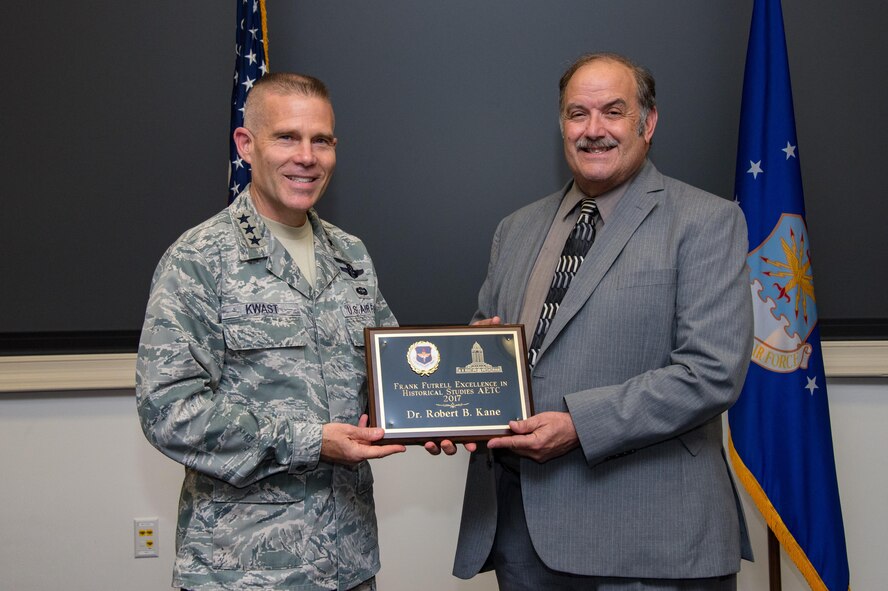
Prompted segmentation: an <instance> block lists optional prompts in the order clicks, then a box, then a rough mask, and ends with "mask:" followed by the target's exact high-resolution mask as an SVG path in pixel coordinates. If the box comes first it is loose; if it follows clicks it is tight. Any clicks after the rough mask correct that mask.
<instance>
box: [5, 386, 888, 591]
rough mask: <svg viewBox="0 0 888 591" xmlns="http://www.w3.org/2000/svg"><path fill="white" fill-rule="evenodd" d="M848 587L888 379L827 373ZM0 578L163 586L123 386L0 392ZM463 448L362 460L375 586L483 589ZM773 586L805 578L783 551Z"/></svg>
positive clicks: (164, 553) (885, 475)
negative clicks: (470, 529) (371, 489)
mask: <svg viewBox="0 0 888 591" xmlns="http://www.w3.org/2000/svg"><path fill="white" fill-rule="evenodd" d="M829 394H830V401H831V412H832V421H833V434H834V440H835V447H836V459H837V463H838V473H839V474H838V475H839V481H840V486H841V493H842V505H843V510H844V517H845V531H846V536H847V540H848V551H849V555H850V563H851V572H852V579H851V582H852V586H853V588H854V589H855V591H869V590H875V589H883V588H884V577H883V576H882V575H881V570H882V569H881V568H880V567H881V566H882V563H883V562H884V560H885V552H884V548H885V535H884V531H885V530H886V528H888V507H886V503H885V502H884V498H885V492H884V491H885V490H886V488H888V459H886V449H888V433H886V430H885V425H886V424H888V380H885V379H867V380H841V381H838V380H831V381H830V383H829ZM0 450H2V453H0V475H2V476H0V478H2V483H3V484H2V485H0V531H2V532H3V535H0V589H16V590H28V591H30V590H37V591H39V590H56V589H63V588H64V589H67V590H70V591H98V590H104V589H107V590H112V589H113V590H119V589H127V590H129V591H149V590H162V589H166V588H168V587H169V582H170V572H171V568H172V562H173V530H174V527H175V513H176V503H177V498H178V490H179V484H180V481H181V478H182V469H181V468H180V467H179V466H178V465H177V464H175V463H174V462H172V461H170V460H167V459H166V458H165V457H163V456H162V455H160V454H159V453H158V452H157V451H155V450H154V449H153V448H151V447H150V446H149V445H148V443H147V442H146V441H145V440H144V438H143V436H142V433H141V431H140V429H139V426H138V423H137V420H136V415H135V404H134V399H133V395H132V392H131V391H115V392H109V393H96V392H91V393H88V392H81V393H62V394H52V395H49V394H47V395H40V394H21V395H10V394H0ZM466 457H467V456H466V455H465V452H460V454H459V455H458V456H456V457H452V458H443V457H439V458H432V457H429V456H427V455H426V454H425V452H424V451H422V450H421V449H418V448H412V449H410V450H409V451H408V452H407V453H406V454H403V455H400V456H397V457H393V458H387V459H384V460H381V461H379V462H377V463H376V464H374V470H375V474H376V499H377V506H378V514H379V521H380V532H381V533H380V535H381V549H382V560H383V569H382V572H381V573H380V575H379V583H380V589H381V590H382V591H416V590H423V591H482V590H490V591H493V590H495V589H496V581H495V579H494V577H493V576H492V575H490V574H485V575H482V576H480V577H476V578H475V579H473V580H472V581H469V582H465V581H460V580H458V579H455V578H453V577H452V576H451V575H450V566H451V561H452V558H453V548H454V545H455V543H456V531H457V525H458V519H459V511H460V507H461V504H462V492H463V475H464V470H465V463H466ZM151 516H157V517H159V518H160V557H159V558H143V559H134V558H133V557H132V556H133V540H132V520H133V518H134V517H151ZM747 517H748V519H749V522H750V527H751V528H752V535H753V537H754V541H755V545H756V554H757V556H758V557H759V560H758V561H757V562H756V563H752V564H750V563H744V565H743V570H742V571H741V573H740V585H739V586H740V589H741V591H760V590H762V589H767V560H766V556H767V550H766V536H765V530H764V524H763V522H762V520H761V518H760V517H759V516H758V514H757V513H756V511H755V510H754V509H753V508H751V506H747ZM783 589H784V590H785V591H802V590H804V589H806V586H805V584H804V581H803V579H802V578H801V576H800V575H799V574H798V572H797V571H796V570H795V568H794V567H793V566H792V565H791V564H790V563H789V562H788V561H787V560H786V558H785V557H784V559H783Z"/></svg>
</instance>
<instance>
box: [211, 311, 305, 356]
mask: <svg viewBox="0 0 888 591" xmlns="http://www.w3.org/2000/svg"><path fill="white" fill-rule="evenodd" d="M222 332H223V333H224V335H225V346H226V347H227V348H229V349H232V350H235V351H251V350H255V349H282V348H288V347H304V346H305V341H306V338H305V328H304V327H303V325H302V318H301V317H300V316H241V317H238V318H229V319H223V320H222Z"/></svg>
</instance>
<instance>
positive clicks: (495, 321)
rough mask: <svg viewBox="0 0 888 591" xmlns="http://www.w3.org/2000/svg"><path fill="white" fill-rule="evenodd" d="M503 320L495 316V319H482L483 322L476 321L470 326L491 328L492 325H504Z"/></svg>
mask: <svg viewBox="0 0 888 591" xmlns="http://www.w3.org/2000/svg"><path fill="white" fill-rule="evenodd" d="M502 323H503V320H502V318H500V317H499V316H494V317H493V318H482V319H481V320H476V321H475V322H473V323H472V324H470V325H469V326H490V325H491V324H502Z"/></svg>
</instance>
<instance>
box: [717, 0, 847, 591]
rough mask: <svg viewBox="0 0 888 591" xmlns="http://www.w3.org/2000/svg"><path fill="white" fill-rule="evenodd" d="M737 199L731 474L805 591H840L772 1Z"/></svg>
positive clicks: (840, 561)
mask: <svg viewBox="0 0 888 591" xmlns="http://www.w3.org/2000/svg"><path fill="white" fill-rule="evenodd" d="M736 195H737V199H738V200H739V203H740V207H741V208H742V209H743V212H744V213H745V214H746V221H747V225H748V226H749V248H750V252H749V256H748V258H747V261H748V263H749V269H750V288H751V292H752V302H753V308H754V311H755V344H754V347H753V352H752V362H751V363H750V367H749V373H748V375H747V378H746V384H745V385H744V387H743V392H742V394H741V395H740V399H739V401H738V402H737V404H735V405H734V407H733V408H732V409H731V410H730V412H729V413H728V422H729V425H730V442H729V446H730V454H731V461H732V463H733V465H734V470H735V471H736V472H737V475H738V477H739V479H740V481H741V482H742V483H743V485H744V487H745V488H746V490H747V491H748V492H749V494H750V496H751V497H752V499H753V500H754V501H755V504H756V505H757V506H758V509H759V510H760V511H761V512H762V514H763V515H764V517H765V521H766V522H767V523H768V526H769V527H770V528H771V530H772V531H773V532H774V533H775V535H776V536H777V539H778V540H780V544H781V546H782V547H783V549H784V550H785V551H786V553H787V554H788V555H789V556H790V557H791V559H792V560H793V562H795V564H796V566H798V568H799V570H800V571H801V573H802V575H803V576H804V577H805V579H806V580H807V581H808V584H809V585H810V586H811V588H812V589H817V590H829V591H847V590H848V589H849V572H848V557H847V552H846V549H845V533H844V528H843V525H842V510H841V506H840V504H839V490H838V484H837V482H836V469H835V459H834V456H833V446H832V435H831V431H830V422H829V406H828V403H827V397H826V378H825V375H824V371H823V356H822V354H821V348H820V331H819V328H818V324H817V305H816V299H815V297H814V281H813V273H812V268H811V260H810V256H809V250H808V230H807V226H806V223H805V205H804V199H803V195H802V181H801V169H800V168H799V149H798V143H797V141H796V133H795V118H794V114H793V107H792V90H791V86H790V80H789V64H788V60H787V54H786V41H785V38H784V33H783V15H782V11H781V7H780V2H779V0H756V1H755V7H754V8H753V15H752V27H751V30H750V34H749V47H748V50H747V56H746V73H745V78H744V83H743V105H742V111H741V118H740V141H739V147H738V150H737V176H736Z"/></svg>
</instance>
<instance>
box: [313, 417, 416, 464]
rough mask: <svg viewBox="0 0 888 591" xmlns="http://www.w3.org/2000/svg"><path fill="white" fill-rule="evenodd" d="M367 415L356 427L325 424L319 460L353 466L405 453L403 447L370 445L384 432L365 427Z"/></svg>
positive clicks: (343, 424) (375, 428) (346, 424)
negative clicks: (365, 461)
mask: <svg viewBox="0 0 888 591" xmlns="http://www.w3.org/2000/svg"><path fill="white" fill-rule="evenodd" d="M367 422H368V418H367V415H361V418H360V419H359V420H358V426H357V427H355V426H354V425H349V424H348V423H327V424H326V425H324V428H323V435H322V439H321V459H322V460H324V461H325V462H335V463H337V464H348V465H355V464H357V463H359V462H361V461H363V460H371V459H374V458H384V457H385V456H389V455H391V454H397V453H401V452H404V451H407V448H406V447H404V446H403V445H372V443H373V442H374V441H379V440H380V439H382V436H383V435H384V434H385V432H384V431H383V430H382V429H380V428H378V427H374V428H372V429H370V428H368V427H367Z"/></svg>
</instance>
